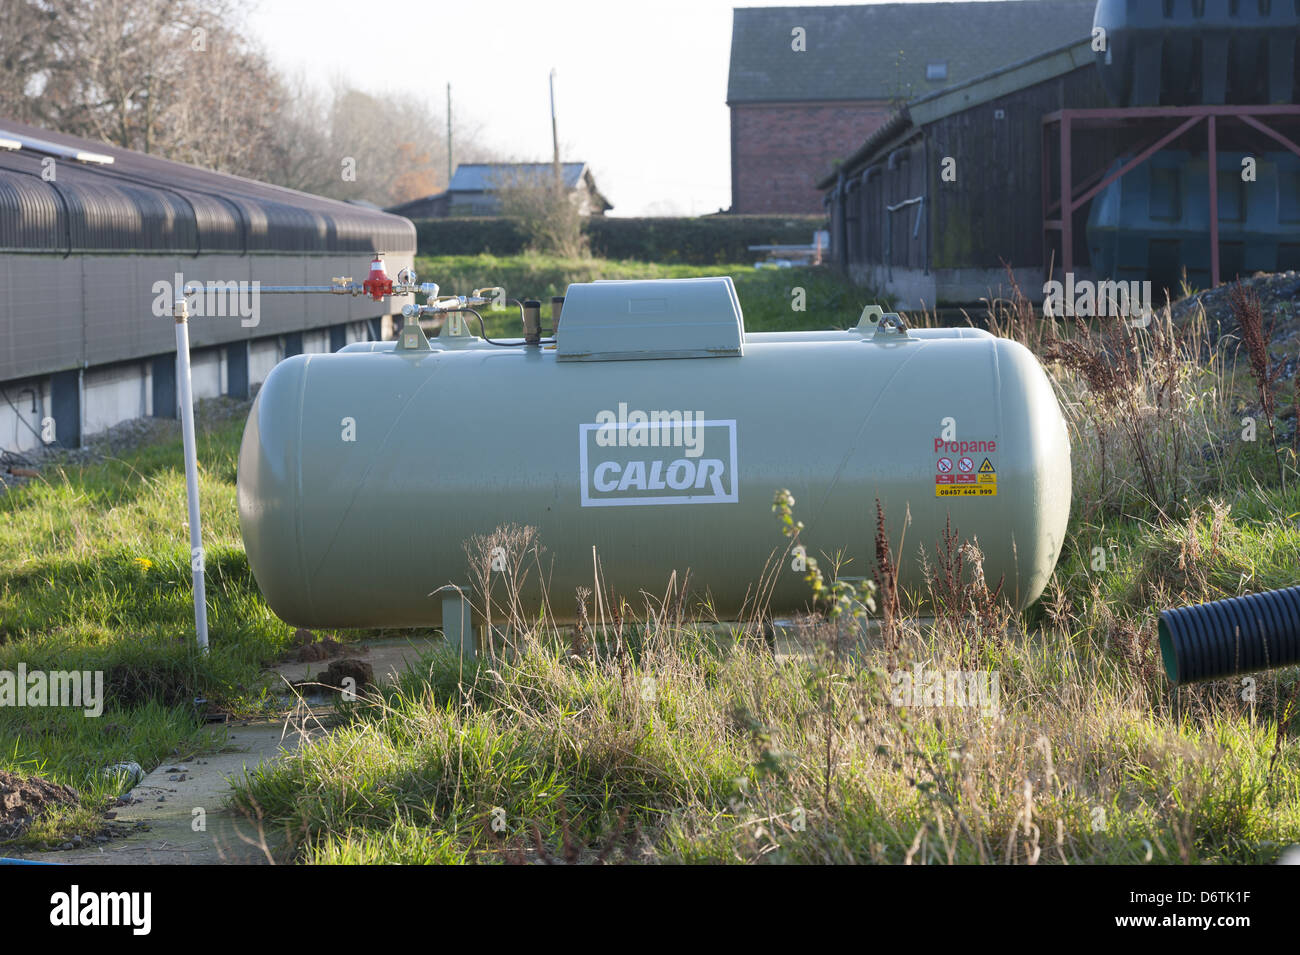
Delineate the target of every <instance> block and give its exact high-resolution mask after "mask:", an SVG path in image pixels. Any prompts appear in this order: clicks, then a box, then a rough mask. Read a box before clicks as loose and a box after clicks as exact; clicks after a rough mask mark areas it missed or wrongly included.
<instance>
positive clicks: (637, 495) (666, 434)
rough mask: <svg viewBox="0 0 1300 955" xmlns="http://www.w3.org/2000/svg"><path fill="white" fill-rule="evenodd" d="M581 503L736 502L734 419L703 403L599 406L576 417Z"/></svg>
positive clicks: (609, 504)
mask: <svg viewBox="0 0 1300 955" xmlns="http://www.w3.org/2000/svg"><path fill="white" fill-rule="evenodd" d="M578 447H579V470H580V480H581V482H582V485H581V500H582V506H583V507H627V506H635V505H647V504H722V503H734V502H735V501H737V500H738V499H739V498H738V496H737V493H738V488H737V475H736V462H737V451H736V421H735V419H734V418H733V419H708V418H706V417H705V416H704V412H703V411H685V410H676V409H675V410H648V411H646V410H640V409H629V408H628V405H627V402H620V403H619V405H618V409H617V410H616V411H614V410H604V411H600V412H598V413H597V414H596V416H595V420H594V421H591V422H583V423H581V424H579V425H578Z"/></svg>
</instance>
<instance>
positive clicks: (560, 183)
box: [551, 67, 564, 191]
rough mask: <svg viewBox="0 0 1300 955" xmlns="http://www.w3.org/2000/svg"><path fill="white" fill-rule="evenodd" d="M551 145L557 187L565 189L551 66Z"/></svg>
mask: <svg viewBox="0 0 1300 955" xmlns="http://www.w3.org/2000/svg"><path fill="white" fill-rule="evenodd" d="M551 146H552V148H553V149H554V160H553V162H554V164H555V188H556V189H559V190H561V191H563V190H564V177H563V176H562V175H561V174H560V134H559V131H558V129H557V127H556V125H555V67H551Z"/></svg>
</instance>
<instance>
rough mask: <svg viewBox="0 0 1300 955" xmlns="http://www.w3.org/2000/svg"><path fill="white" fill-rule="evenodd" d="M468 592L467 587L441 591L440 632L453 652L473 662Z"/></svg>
mask: <svg viewBox="0 0 1300 955" xmlns="http://www.w3.org/2000/svg"><path fill="white" fill-rule="evenodd" d="M468 591H469V588H468V587H449V588H448V589H447V590H445V591H443V597H442V632H443V635H444V636H445V637H446V638H447V642H448V643H449V644H451V647H452V649H453V650H457V651H459V653H460V655H461V656H462V657H465V658H466V659H469V660H473V659H474V656H475V652H476V647H475V645H474V643H475V641H474V625H473V620H472V617H471V613H470V604H469V597H468Z"/></svg>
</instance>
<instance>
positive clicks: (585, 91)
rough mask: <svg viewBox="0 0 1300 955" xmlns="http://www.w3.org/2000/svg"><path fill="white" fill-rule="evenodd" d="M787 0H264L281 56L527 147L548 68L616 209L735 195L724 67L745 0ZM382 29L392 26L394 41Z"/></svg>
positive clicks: (538, 118)
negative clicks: (423, 103)
mask: <svg viewBox="0 0 1300 955" xmlns="http://www.w3.org/2000/svg"><path fill="white" fill-rule="evenodd" d="M797 5H800V4H791V3H790V2H788V0H785V2H782V0H741V2H739V3H736V2H727V0H689V2H681V0H668V2H655V0H647V2H635V3H634V2H629V0H532V2H527V0H462V2H456V3H448V2H443V0H434V2H428V0H424V2H421V0H386V2H383V0H381V2H377V3H366V2H364V0H360V2H359V0H348V2H344V0H260V3H259V4H258V5H257V6H256V7H254V8H253V9H252V11H251V12H250V16H249V21H250V25H251V26H252V28H253V32H254V33H255V35H256V37H257V39H258V40H259V41H260V42H261V43H262V44H263V45H264V47H265V49H266V50H267V52H268V54H269V55H270V56H271V58H272V60H273V61H274V62H275V63H276V64H277V65H279V66H280V67H281V68H283V69H284V70H286V71H287V72H289V73H291V74H299V75H303V76H305V77H306V78H307V79H308V80H310V81H312V82H314V83H316V84H318V85H319V86H321V87H322V88H325V87H328V85H329V84H330V83H331V82H332V81H333V80H334V79H336V78H341V79H344V80H346V81H347V82H348V83H349V84H350V85H353V86H356V87H358V88H360V89H363V90H366V91H367V92H371V93H380V94H382V93H384V92H386V91H394V92H396V91H401V92H403V93H408V94H416V95H419V96H422V97H427V98H428V100H429V101H430V102H431V103H433V104H434V105H436V106H437V107H438V110H439V113H441V112H442V104H443V102H444V101H445V97H446V84H447V82H448V81H450V82H451V84H452V111H453V113H454V114H455V115H456V116H457V117H458V118H459V117H464V118H466V119H467V120H470V121H472V122H474V123H475V124H477V125H478V126H479V128H480V129H481V131H482V132H481V135H482V137H483V139H484V141H485V143H486V144H488V145H490V146H492V147H494V148H496V149H499V150H500V151H501V152H503V153H504V154H506V155H509V156H510V157H512V158H516V159H521V160H524V159H537V160H549V159H550V157H551V120H550V100H549V93H548V87H547V76H548V74H549V73H550V70H551V68H552V67H554V68H555V70H556V84H555V87H556V113H557V115H558V117H559V132H560V147H561V154H562V158H563V159H565V160H566V161H572V160H585V161H586V162H588V163H589V164H590V165H591V168H592V171H593V173H594V174H595V177H596V183H597V185H598V186H599V187H600V190H601V191H602V192H603V193H604V194H605V195H606V197H608V198H609V200H610V201H611V202H612V203H614V207H615V208H614V212H613V214H614V215H645V214H651V215H653V214H665V215H678V214H702V213H707V212H715V211H717V210H718V209H720V208H725V207H726V206H728V205H729V204H730V202H731V172H730V169H731V166H730V148H731V147H730V133H729V124H728V113H727V107H726V98H727V66H728V60H729V57H730V51H731V13H732V9H733V7H735V6H754V7H757V6H797ZM386 36H390V37H392V39H391V40H389V39H386V38H385V37H386Z"/></svg>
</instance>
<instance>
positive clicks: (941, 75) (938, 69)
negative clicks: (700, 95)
mask: <svg viewBox="0 0 1300 955" xmlns="http://www.w3.org/2000/svg"><path fill="white" fill-rule="evenodd" d="M925 78H926V79H927V80H946V79H947V78H948V61H947V60H944V61H943V62H942V63H927V64H925Z"/></svg>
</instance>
